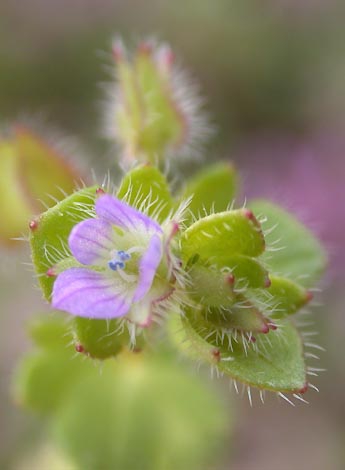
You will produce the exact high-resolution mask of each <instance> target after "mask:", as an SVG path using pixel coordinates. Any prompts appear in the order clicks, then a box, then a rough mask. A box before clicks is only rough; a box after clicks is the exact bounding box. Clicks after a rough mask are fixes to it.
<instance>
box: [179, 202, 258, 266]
mask: <svg viewBox="0 0 345 470" xmlns="http://www.w3.org/2000/svg"><path fill="white" fill-rule="evenodd" d="M264 249H265V240H264V236H263V233H262V231H261V227H260V224H259V223H258V221H257V220H256V218H255V217H254V215H253V213H252V212H251V211H249V210H248V209H239V210H234V211H227V212H221V213H219V214H212V215H209V216H207V217H204V218H203V219H200V220H198V221H197V222H195V223H194V224H192V225H191V226H190V227H189V228H187V230H186V231H185V232H184V234H183V236H182V237H181V254H182V258H183V259H184V261H185V262H187V261H188V260H189V259H190V258H192V257H193V256H195V255H199V256H200V258H201V259H202V260H203V259H205V260H208V261H209V262H212V263H215V264H222V263H223V260H224V258H225V257H227V256H230V255H233V254H236V255H238V254H239V255H245V256H252V257H256V256H259V255H260V254H261V253H263V251H264Z"/></svg>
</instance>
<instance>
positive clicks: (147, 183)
mask: <svg viewBox="0 0 345 470" xmlns="http://www.w3.org/2000/svg"><path fill="white" fill-rule="evenodd" d="M117 197H118V198H119V199H125V201H126V202H127V203H128V204H130V205H131V206H133V207H135V208H136V209H139V208H140V206H141V205H143V206H144V207H148V211H147V213H148V215H150V216H152V215H155V214H157V219H158V221H160V222H162V221H164V219H165V218H166V217H167V216H168V214H169V212H170V211H171V209H172V207H173V201H172V197H171V194H170V191H169V186H168V183H167V181H166V178H165V177H164V176H163V175H162V173H161V172H160V171H159V170H158V168H156V167H154V166H152V165H140V166H138V167H136V168H134V169H133V170H131V171H130V172H129V173H127V174H126V176H125V177H124V178H123V180H122V182H121V186H120V188H119V190H118V193H117Z"/></svg>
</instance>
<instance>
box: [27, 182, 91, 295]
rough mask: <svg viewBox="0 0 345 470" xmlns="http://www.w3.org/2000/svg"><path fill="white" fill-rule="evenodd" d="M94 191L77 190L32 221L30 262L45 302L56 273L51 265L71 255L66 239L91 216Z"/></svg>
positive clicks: (87, 189)
mask: <svg viewBox="0 0 345 470" xmlns="http://www.w3.org/2000/svg"><path fill="white" fill-rule="evenodd" d="M96 190H97V188H96V187H91V188H84V189H82V190H80V191H77V192H75V193H73V194H72V195H71V196H68V197H67V198H66V199H64V200H63V201H61V202H59V203H58V204H56V205H55V206H54V207H52V208H51V209H48V210H47V211H46V212H44V213H43V214H41V215H40V216H39V217H38V218H37V219H36V220H35V221H33V225H32V229H31V231H30V238H29V241H30V246H31V253H32V261H33V264H34V267H35V271H36V273H37V275H38V281H39V284H40V287H41V289H42V292H43V295H44V297H45V299H47V300H48V301H50V296H51V293H52V289H53V284H54V279H55V275H56V274H57V273H55V272H54V266H55V265H59V263H61V262H62V261H63V260H66V261H65V262H66V263H67V264H68V260H67V259H68V258H70V256H71V253H70V252H69V249H68V236H69V234H70V232H71V230H72V228H73V227H74V225H76V224H77V223H79V222H80V221H82V220H84V219H88V218H90V217H91V216H92V210H93V207H94V201H95V196H96ZM69 267H71V266H69ZM58 270H59V269H58ZM60 270H61V265H60Z"/></svg>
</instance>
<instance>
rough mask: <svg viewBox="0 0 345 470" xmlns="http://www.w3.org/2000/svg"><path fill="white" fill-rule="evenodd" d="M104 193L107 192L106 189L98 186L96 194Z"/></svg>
mask: <svg viewBox="0 0 345 470" xmlns="http://www.w3.org/2000/svg"><path fill="white" fill-rule="evenodd" d="M102 194H105V191H104V189H103V188H97V189H96V195H97V196H101V195H102Z"/></svg>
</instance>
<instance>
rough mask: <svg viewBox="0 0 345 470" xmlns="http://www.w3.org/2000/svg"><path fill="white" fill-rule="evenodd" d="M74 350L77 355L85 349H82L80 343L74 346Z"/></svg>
mask: <svg viewBox="0 0 345 470" xmlns="http://www.w3.org/2000/svg"><path fill="white" fill-rule="evenodd" d="M75 350H76V351H77V352H78V353H84V352H85V349H84V346H83V345H82V344H80V343H77V344H76V345H75Z"/></svg>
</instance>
